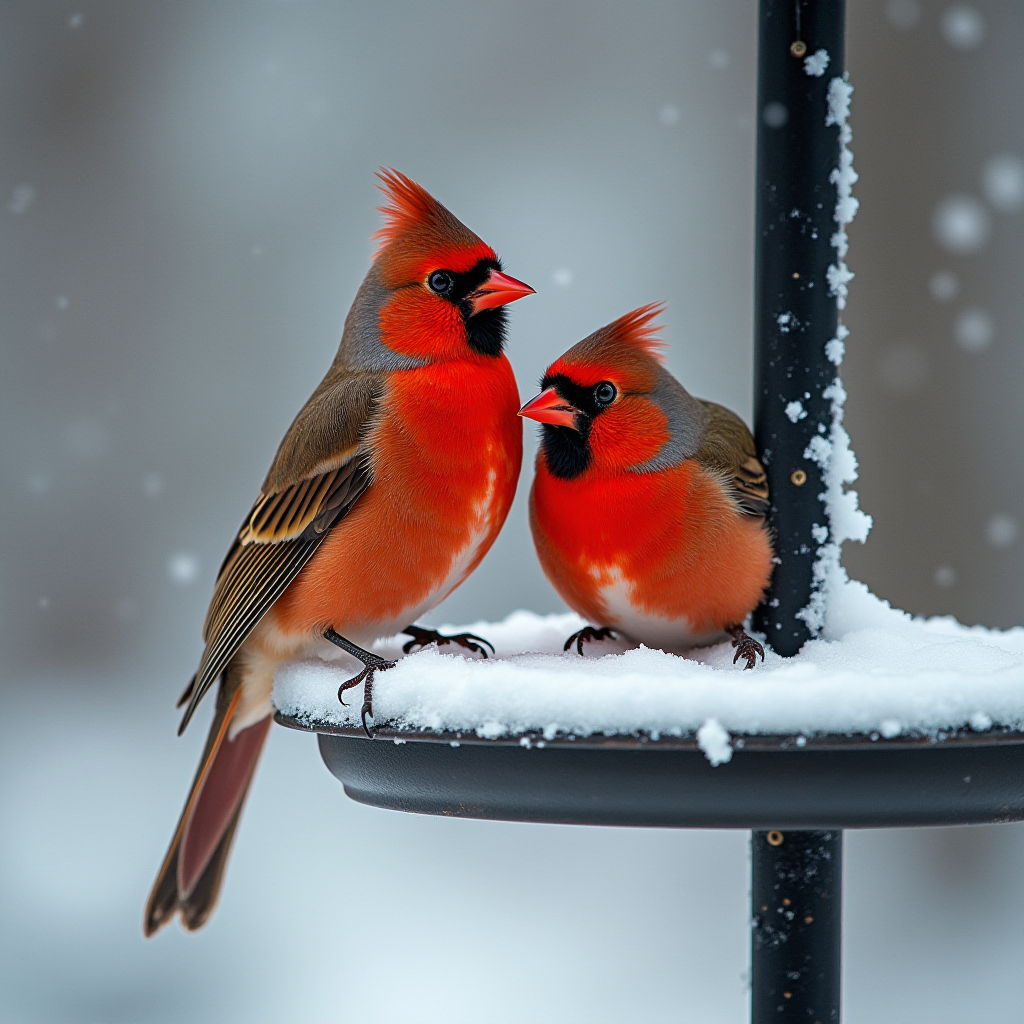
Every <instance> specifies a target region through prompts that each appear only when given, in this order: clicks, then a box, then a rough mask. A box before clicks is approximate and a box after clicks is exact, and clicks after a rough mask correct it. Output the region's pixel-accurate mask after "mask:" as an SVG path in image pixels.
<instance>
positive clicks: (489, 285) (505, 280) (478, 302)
mask: <svg viewBox="0 0 1024 1024" xmlns="http://www.w3.org/2000/svg"><path fill="white" fill-rule="evenodd" d="M533 294H534V290H533V289H532V288H531V287H530V286H529V285H528V284H523V282H522V281H517V280H516V279H515V278H514V277H509V276H508V274H503V273H502V272H501V271H500V270H492V271H491V276H490V277H489V278H488V279H487V280H486V281H484V283H483V284H482V285H480V287H479V288H477V290H476V291H475V292H473V294H472V295H470V296H469V301H470V302H471V303H472V304H473V313H474V314H476V313H479V312H480V310H482V309H497V308H498V306H505V305H508V303H510V302H515V301H516V299H521V298H522V297H523V296H524V295H533Z"/></svg>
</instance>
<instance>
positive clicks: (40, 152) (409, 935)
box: [0, 0, 1024, 1024]
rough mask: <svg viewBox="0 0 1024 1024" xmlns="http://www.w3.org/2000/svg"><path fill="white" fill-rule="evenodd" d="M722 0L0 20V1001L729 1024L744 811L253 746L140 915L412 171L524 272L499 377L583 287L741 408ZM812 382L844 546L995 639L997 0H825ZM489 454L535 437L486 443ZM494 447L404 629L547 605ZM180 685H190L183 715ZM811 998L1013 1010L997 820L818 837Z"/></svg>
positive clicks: (172, 1010)
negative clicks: (210, 913) (862, 536)
mask: <svg viewBox="0 0 1024 1024" xmlns="http://www.w3.org/2000/svg"><path fill="white" fill-rule="evenodd" d="M755 13H756V12H755V5H754V4H753V3H752V2H742V3H741V2H715V3H712V2H711V0H705V2H701V3H681V2H673V3H628V4H627V3H622V2H620V3H600V2H596V0H593V2H585V3H583V2H581V3H569V2H558V3H532V4H531V3H522V2H504V3H480V2H477V3H469V2H464V3H455V2H448V0H435V2H432V3H429V4H428V3H413V2H404V3H381V2H375V3H369V2H367V3H340V2H334V3H328V2H322V3H313V2H305V0H291V2H285V0H262V2H261V0H251V2H247V3H241V2H237V3H231V2H227V0H218V2H207V3H198V2H181V0H178V2H173V3H172V2H169V0H168V2H161V3H155V2H154V3H146V4H136V3H130V2H127V0H120V2H108V3H103V2H87V3H76V2H74V0H70V2H68V3H63V2H60V3H57V2H40V0H31V2H30V0H21V2H16V0H5V3H4V4H3V5H2V7H0V81H2V88H0V125H2V127H0V131H2V135H3V139H4V145H3V147H2V149H0V200H2V204H0V218H2V219H3V224H4V231H3V234H2V243H0V258H2V260H3V273H2V275H0V288H2V295H0V317H2V332H3V333H2V342H0V346H2V347H0V352H2V371H0V418H2V464H0V468H2V476H0V481H2V486H0V515H2V534H0V536H2V547H0V572H2V580H3V586H2V589H0V641H2V643H0V670H2V681H0V685H2V690H0V693H2V699H3V708H4V714H3V717H2V724H0V822H2V826H0V828H2V840H0V872H2V874H0V877H2V878H3V880H4V894H5V895H4V901H3V902H4V908H3V912H2V914H0V1019H3V1020H11V1021H19V1022H65V1021H66V1022H101V1021H105V1022H128V1021H168V1022H170V1021H184V1020H188V1021H196V1022H205V1021H218V1022H221V1021H246V1022H250V1021H262V1020H266V1021H271V1020H296V1021H332V1022H333V1021H346V1020H361V1021H375V1020H381V1021H395V1020H401V1021H433V1020H445V1021H470V1020H488V1021H513V1020H521V1019H523V1018H524V1017H529V1018H531V1019H535V1020H541V1021H548V1020H550V1021H556V1020H558V1021H595V1020H608V1021H613V1020H623V1019H626V1018H632V1019H636V1018H647V1019H655V1018H656V1019H665V1020H670V1019H672V1020H683V1021H693V1022H702V1024H704V1022H719V1021H721V1022H726V1021H729V1022H739V1021H742V1020H744V1019H745V1015H746V1001H747V993H746V988H745V973H744V972H745V971H746V969H747V958H748V954H747V944H748V929H747V922H746V914H747V905H746V902H747V884H748V882H747V870H748V869H747V853H746V836H745V835H744V834H742V833H691V832H680V833H675V832H657V831H627V830H598V829H570V828H560V827H548V826H514V825H505V824H499V823H485V822H460V821H448V820H432V819H421V818H415V817H411V816H403V815H398V814H393V813H389V812H383V811H375V810H370V809H367V808H364V807H361V806H358V805H356V804H353V803H351V802H349V801H348V800H346V799H345V798H344V796H343V794H342V791H341V789H340V787H339V786H338V785H337V784H336V783H335V782H334V780H333V779H331V778H330V777H329V776H328V774H327V772H326V770H325V769H324V768H323V766H322V764H321V763H320V761H319V758H318V756H317V753H316V749H315V744H314V743H313V741H312V739H311V738H310V737H307V736H301V735H297V734H293V733H288V732H286V731H285V730H276V731H275V734H274V736H273V741H272V742H271V744H270V746H269V749H268V752H267V755H266V757H265V759H264V763H263V766H262V768H261V770H260V775H259V779H258V781H257V784H256V785H255V787H254V792H253V795H252V799H251V800H250V803H249V808H248V811H247V813H246V817H245V821H244V824H243V826H242V828H241V831H240V836H239V842H238V844H237V848H236V851H235V855H234V859H233V863H232V865H231V870H230V873H229V878H228V882H227V886H226V889H225V894H224V898H223V901H222V904H221V908H220V911H219V913H218V915H217V916H216V918H215V919H214V921H213V923H212V924H211V925H210V926H209V927H208V928H207V929H206V930H205V931H204V932H202V933H200V934H199V935H198V936H185V935H184V934H182V933H181V932H180V930H179V929H178V928H177V926H176V925H175V926H173V927H172V928H170V929H169V930H168V931H167V932H165V933H162V934H161V935H160V936H159V937H158V938H156V939H155V940H153V941H150V942H145V941H144V940H143V939H142V937H141V914H142V905H143V901H144V899H145V896H146V892H147V889H148V886H149V884H150V882H151V880H152V876H153V874H154V873H155V870H156V868H157V866H158V864H159V861H160V858H161V857H162V855H163V852H164V848H165V844H166V841H167V839H168V838H169V835H170V832H171V829H172V826H173V823H174V820H175V817H176V815H177V813H178V811H179V808H180V803H181V801H182V799H183V797H184V794H185V790H186V787H187V784H188V781H189V779H190V778H191V774H192V771H193V769H194V765H195V761H196V759H197V758H198V749H199V747H200V745H201V742H202V738H203V736H202V734H203V732H204V729H205V724H203V723H197V726H196V727H194V728H193V729H191V730H189V732H188V734H187V735H186V737H185V738H184V739H182V740H178V739H176V738H175V735H174V733H175V727H176V725H177V721H178V719H177V716H176V714H175V713H174V710H173V702H174V699H175V697H176V696H177V694H178V693H179V691H180V689H181V688H182V686H183V684H184V683H185V681H186V680H187V679H188V677H189V675H190V674H191V672H192V671H193V670H194V666H195V663H196V659H197V657H198V655H199V651H200V639H199V629H200V625H201V622H202V617H203V614H204V611H205V606H206V601H207V599H208V597H209V593H210V589H211V586H212V583H213V578H214V573H215V571H216V568H217V565H218V564H219V561H220V558H221V556H222V554H223V552H224V550H225V548H226V546H227V544H228V542H229V540H230V539H231V536H232V534H233V531H234V530H235V528H236V527H237V525H238V523H239V521H240V520H241V517H242V516H243V514H244V513H245V512H246V511H247V510H248V508H249V506H250V503H251V501H252V499H253V498H254V496H255V494H256V493H257V488H258V486H259V483H260V481H261V479H262V476H263V474H264V472H265V470H266V467H267V465H268V463H269V460H270V458H271V456H272V455H273V452H274V449H275V447H276V444H277V442H278V440H279V439H280V437H281V435H282V434H283V432H284V430H285V428H286V427H287V426H288V424H289V422H290V421H291V418H292V416H293V415H294V414H295V412H296V411H297V410H298V408H299V407H300V405H301V404H302V402H303V401H304V400H305V398H306V397H307V395H308V394H309V392H310V391H311V390H312V388H313V387H314V386H315V384H316V383H317V382H318V381H319V379H320V377H321V375H322V373H323V372H324V370H325V368H326V367H327V365H328V364H329V362H330V359H331V357H332V356H333V353H334V350H335V347H336V344H337V339H338V336H339V334H340V329H341V325H342V322H343V320H344V317H345V313H346V311H347V309H348V305H349V303H350V301H351V299H352V296H353V294H354V292H355V289H356V287H357V286H358V284H359V281H360V280H361V278H362V276H363V274H364V273H365V271H366V268H367V266H368V260H369V254H370V251H371V245H370V243H369V241H368V236H369V234H370V233H371V232H372V231H373V230H374V228H375V227H376V226H377V224H378V216H377V215H376V214H375V213H374V211H373V207H374V205H375V204H376V202H377V195H376V193H375V190H374V187H373V171H374V169H375V168H376V167H377V166H378V165H393V166H395V167H398V168H400V169H402V170H404V171H405V172H407V173H409V174H411V175H412V176H413V177H415V178H416V179H417V180H419V181H420V182H421V183H422V184H423V185H425V186H426V187H427V188H428V189H430V190H431V191H432V192H434V193H435V194H436V195H437V196H438V198H440V199H441V200H442V201H443V202H445V203H446V204H448V205H449V206H450V207H451V208H452V209H453V210H454V211H455V213H456V214H457V215H458V216H459V217H460V218H462V219H463V220H464V221H465V222H466V223H467V224H469V225H470V226H471V227H472V228H474V229H475V230H476V231H477V232H478V233H479V234H481V235H482V236H483V237H484V238H486V239H487V240H488V241H490V242H491V243H492V244H493V245H494V246H495V247H496V248H497V249H498V250H499V252H500V254H501V255H502V257H503V258H504V260H505V263H506V267H507V269H508V270H509V271H510V272H511V273H512V274H514V275H515V276H517V277H520V278H522V279H523V280H526V281H528V282H530V283H531V284H532V285H533V286H534V287H535V288H536V289H537V291H538V295H537V296H536V297H533V298H530V299H528V300H526V301H524V302H522V303H519V304H517V305H516V306H515V307H514V310H513V329H512V342H511V352H510V356H511V359H512V362H513V365H514V366H515V369H516V373H517V375H518V378H519V381H520V388H521V391H522V393H523V395H524V397H526V396H528V394H530V393H532V391H531V389H532V388H533V386H534V384H535V382H536V380H537V379H538V377H539V376H540V374H541V372H542V371H543V369H544V367H545V365H546V364H547V362H549V361H550V360H551V359H552V358H553V357H554V356H555V355H557V354H558V353H560V352H561V351H563V350H564V349H565V348H566V347H568V346H569V345H570V344H572V343H573V342H575V341H576V340H578V339H579V338H581V337H582V336H584V335H585V334H587V333H589V332H590V331H591V330H593V329H594V328H595V327H597V326H599V325H601V324H603V323H605V322H606V321H608V320H610V319H611V318H613V317H615V316H617V315H619V314H621V313H622V312H624V311H626V310H628V309H630V308H632V307H634V306H636V305H639V304H640V303H643V302H648V301H651V300H654V299H664V300H667V301H668V303H669V308H668V312H667V315H666V318H665V319H666V324H667V326H666V330H665V337H666V339H667V340H668V341H669V343H670V345H671V355H670V365H671V367H672V369H673V370H674V371H675V372H676V373H677V375H678V376H679V377H680V378H681V379H682V380H683V382H684V383H685V384H686V385H687V386H688V387H689V388H690V389H691V390H692V391H694V392H695V393H697V394H700V395H702V396H705V397H708V398H714V399H716V400H718V401H722V402H725V403H726V404H729V405H731V406H733V407H735V408H736V409H737V410H739V411H740V412H742V413H743V414H744V415H745V416H747V417H748V418H749V415H750V394H751V363H752V356H751V330H752V328H751V319H752V304H751V292H752V251H753V245H752V243H753V154H754V129H755V122H756V116H757V112H756V111H755V96H754V81H755V75H754V59H755ZM849 14H850V17H849V37H848V66H849V69H850V72H851V75H852V78H853V81H854V84H855V86H856V94H855V97H854V113H853V128H854V144H853V150H854V152H855V155H856V167H857V170H858V171H859V172H860V175H861V180H860V182H859V183H858V185H857V186H856V189H855V194H856V195H857V196H858V197H859V198H860V200H861V202H862V209H861V212H860V214H859V215H858V217H857V219H856V221H855V222H854V224H853V226H852V230H851V238H852V247H851V254H850V264H851V267H852V269H853V270H855V271H856V274H857V277H856V280H855V281H854V283H853V286H852V297H851V301H850V305H849V308H848V311H847V312H848V316H847V322H848V324H849V326H850V328H851V331H852V334H851V337H850V338H849V341H848V358H847V362H846V364H845V365H844V367H843V371H842V372H843V377H844V379H845V382H846V384H847V387H848V390H849V392H850V400H849V404H848V415H847V425H848V427H849V429H850V433H851V435H852V437H853V441H854V446H855V448H856V450H857V452H858V454H859V456H860V461H861V473H862V476H861V480H860V482H859V484H858V487H859V490H860V493H861V500H862V505H863V507H864V508H866V509H867V511H869V512H871V513H872V514H873V515H874V516H875V529H874V532H873V534H872V536H871V539H870V541H869V543H868V544H867V545H866V546H865V547H864V548H863V549H859V548H856V546H854V548H848V550H847V555H846V564H847V565H848V567H849V568H850V571H851V574H852V575H854V576H856V577H859V578H860V579H863V580H865V581H866V582H867V583H868V584H869V585H870V586H871V587H872V588H873V589H874V590H875V591H876V592H877V593H878V594H880V595H881V596H883V597H885V598H887V599H889V600H891V601H892V602H893V603H894V604H897V605H898V606H900V607H902V608H906V609H908V610H910V611H913V612H917V613H923V614H939V613H942V614H945V613H949V614H955V615H956V616H958V617H959V618H960V619H962V620H964V621H967V622H984V623H986V624H989V625H994V626H1009V625H1012V624H1015V623H1020V622H1022V621H1024V589H1022V587H1021V584H1020V580H1021V577H1022V570H1024V544H1022V541H1021V538H1019V536H1018V532H1019V531H1018V524H1019V523H1020V522H1021V519H1022V516H1024V474H1022V472H1021V470H1022V465H1021V463H1022V455H1021V444H1020V439H1021V436H1022V428H1024V402H1022V401H1021V399H1020V395H1019V391H1020V384H1021V381H1022V380H1024V372H1022V371H1024V366H1022V363H1024V344H1022V340H1024V323H1022V320H1024V290H1022V289H1021V287H1020V279H1021V272H1020V268H1021V265H1022V257H1024V216H1022V212H1021V211H1022V207H1024V169H1022V164H1021V157H1022V155H1024V122H1022V120H1021V117H1020V110H1021V100H1022V97H1024V61H1021V59H1020V53H1021V51H1022V49H1024V6H1021V5H1019V4H1014V3H978V4H975V5H973V6H964V5H955V6H952V7H951V6H949V5H947V4H945V3H927V4H919V3H916V2H913V0H893V2H891V3H868V2H861V0H851V3H850V5H849ZM527 443H528V457H530V458H532V452H533V450H534V438H533V431H532V430H531V429H528V430H527ZM529 478H530V470H529V468H527V469H525V470H524V479H523V483H522V485H521V487H520V494H519V498H518V499H517V504H516V507H515V508H514V510H513V512H512V515H511V517H510V520H509V523H508V525H507V526H506V528H505V531H504V533H503V534H502V536H501V538H500V539H499V541H498V542H497V544H496V545H495V548H494V549H493V551H492V552H491V554H490V555H489V556H488V558H487V559H486V560H485V562H484V564H483V565H482V567H481V568H480V570H479V571H478V572H477V573H476V574H475V576H474V577H473V578H471V579H470V580H469V581H468V582H467V583H466V585H465V586H464V587H463V588H462V589H461V590H460V591H458V592H456V594H455V595H453V596H452V597H451V598H450V599H449V601H448V602H447V603H446V605H444V606H442V608H440V609H438V610H437V612H436V613H435V615H434V616H433V621H435V622H441V621H459V620H462V621H466V620H472V619H476V618H478V617H480V616H487V617H501V616H503V615H505V614H506V613H508V612H509V611H511V610H513V609H515V608H519V607H529V608H533V609H536V610H538V611H550V610H555V609H557V608H559V607H560V604H559V601H558V599H557V597H556V596H555V594H554V592H553V591H552V590H551V589H550V588H549V587H548V585H547V584H546V582H545V581H544V579H543V577H542V576H541V574H540V572H539V570H538V568H537V566H536V564H535V561H534V558H533V553H532V547H531V545H530V542H529V535H528V530H527V526H526V517H525V497H526V493H527V491H528V484H529ZM207 713H208V712H207ZM847 851H848V862H847V894H846V909H847V916H846V925H847V927H846V947H845V949H846V953H845V956H846V968H847V975H846V989H845V1000H846V1019H847V1020H848V1021H850V1022H853V1024H855V1022H858V1021H893V1022H896V1021H899V1022H911V1021H930V1022H931V1021H941V1022H950V1021H976V1020H980V1019H985V1020H987V1021H1010V1020H1018V1019H1019V1017H1020V1009H1019V1008H1020V1005H1021V1000H1022V998H1024V982H1022V980H1021V975H1020V971H1019V963H1020V961H1021V958H1022V956H1024V831H1022V830H1021V829H1020V828H1018V827H1016V826H1005V827H1000V828H986V829H961V830H924V831H908V832H899V833H897V832H880V833H850V834H849V835H848V840H847Z"/></svg>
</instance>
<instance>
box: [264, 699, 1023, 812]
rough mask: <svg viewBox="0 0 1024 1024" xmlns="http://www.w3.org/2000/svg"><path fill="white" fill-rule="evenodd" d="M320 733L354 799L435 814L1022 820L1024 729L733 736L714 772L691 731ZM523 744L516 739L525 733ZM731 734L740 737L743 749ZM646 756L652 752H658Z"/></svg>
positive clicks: (290, 723) (382, 729)
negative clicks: (887, 735) (801, 738)
mask: <svg viewBox="0 0 1024 1024" xmlns="http://www.w3.org/2000/svg"><path fill="white" fill-rule="evenodd" d="M276 717H277V720H278V722H280V723H281V724H282V725H285V726H287V727H289V728H292V729H297V730H299V731H302V732H309V733H317V735H318V742H319V746H320V755H321V757H322V758H323V761H324V763H325V764H326V766H327V768H328V769H329V770H330V772H331V773H332V774H333V775H334V776H335V777H336V778H337V779H338V780H339V781H340V782H341V783H342V784H343V786H344V787H345V792H346V793H347V794H348V796H350V797H351V798H352V799H354V800H356V801H358V802H360V803H364V804H369V805H371V806H374V807H382V808H387V809H390V810H400V811H411V812H416V813H422V814H436V815H443V816H446V817H463V818H487V819H493V820H503V821H524V822H546V823H559V824H576V825H614V826H638V827H664V828H743V829H783V830H784V829H835V828H840V829H841V828H886V827H905V826H925V825H962V824H984V823H991V822H1001V821H1019V820H1022V819H1024V757H1021V745H1022V744H1024V733H1022V732H1020V731H1012V730H1008V729H993V730H991V731H990V732H988V733H974V732H971V731H969V730H961V731H957V732H947V733H945V734H944V735H943V738H941V739H940V738H939V737H938V736H936V737H934V738H932V737H930V736H916V737H914V736H901V737H893V738H891V739H884V738H883V737H879V738H878V739H877V740H872V739H871V738H870V736H867V735H862V736H859V737H857V736H820V737H808V738H807V740H806V742H805V744H804V745H803V746H800V745H799V744H798V743H797V742H796V741H797V739H798V737H796V736H733V737H732V738H731V741H732V745H733V749H732V750H731V751H729V752H728V756H727V760H726V759H723V760H722V763H719V764H718V765H717V767H713V766H712V765H711V764H710V763H709V762H708V759H707V758H706V757H705V754H704V751H703V750H701V749H700V748H699V746H698V744H697V740H696V737H694V736H693V735H689V736H680V737H663V738H659V739H657V740H652V739H651V738H650V737H649V736H590V737H586V738H584V737H578V738H576V739H569V738H568V737H566V736H560V737H555V738H553V739H550V740H545V739H544V738H543V736H542V735H540V734H536V733H534V734H527V735H525V736H514V737H510V736H505V737H500V738H496V739H485V738H482V737H480V736H477V735H476V734H474V733H459V732H421V731H419V730H410V729H396V728H394V727H393V726H389V725H388V724H387V723H381V725H380V726H379V727H378V729H377V733H376V739H374V740H369V739H367V737H366V736H365V735H364V734H363V733H362V732H361V731H360V730H358V729H354V728H351V727H340V726H336V725H331V724H328V723H320V724H319V725H316V724H314V723H308V722H302V721H299V720H296V719H294V718H291V717H289V716H286V715H281V714H280V713H278V715H277V716H276ZM524 741H525V742H524ZM741 743H742V745H741ZM656 755H657V756H656Z"/></svg>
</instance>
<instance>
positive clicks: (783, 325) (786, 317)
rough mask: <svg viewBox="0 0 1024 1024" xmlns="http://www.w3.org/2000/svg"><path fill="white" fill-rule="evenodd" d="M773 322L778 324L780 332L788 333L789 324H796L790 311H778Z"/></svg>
mask: <svg viewBox="0 0 1024 1024" xmlns="http://www.w3.org/2000/svg"><path fill="white" fill-rule="evenodd" d="M775 322H776V323H777V324H778V325H779V332H780V333H781V334H789V332H790V328H791V326H793V327H795V326H796V317H795V316H793V314H792V313H780V314H779V315H778V316H777V317H776V318H775Z"/></svg>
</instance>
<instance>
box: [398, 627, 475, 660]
mask: <svg viewBox="0 0 1024 1024" xmlns="http://www.w3.org/2000/svg"><path fill="white" fill-rule="evenodd" d="M402 632H403V633H406V634H408V635H409V636H411V637H412V639H411V640H409V641H407V642H406V643H404V644H402V653H403V654H408V653H409V652H410V651H411V650H412V649H413V648H414V647H426V646H427V645H428V644H437V645H438V646H441V645H442V644H458V645H459V647H465V648H466V649H467V650H470V651H472V652H473V653H474V654H482V655H483V656H484V657H485V658H486V657H487V652H486V651H485V650H484V649H483V647H482V646H481V644H487V646H488V647H490V649H491V654H494V644H492V643H491V641H490V640H485V639H484V638H483V637H482V636H477V635H476V634H475V633H456V634H455V636H445V635H444V634H443V633H438V631H437V630H436V629H424V628H423V627H422V626H406V627H405V629H403V630H402Z"/></svg>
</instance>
